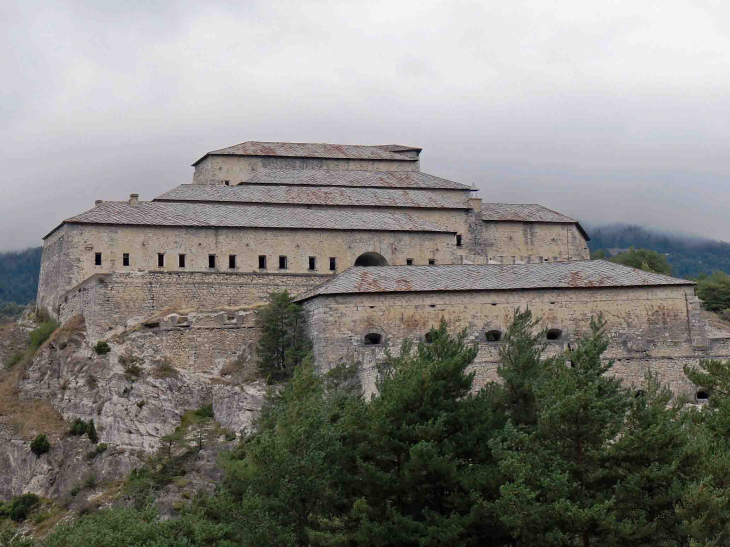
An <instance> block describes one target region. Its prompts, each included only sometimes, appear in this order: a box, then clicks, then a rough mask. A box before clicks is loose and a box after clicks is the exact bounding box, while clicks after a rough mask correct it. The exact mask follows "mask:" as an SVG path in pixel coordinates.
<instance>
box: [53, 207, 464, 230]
mask: <svg viewBox="0 0 730 547" xmlns="http://www.w3.org/2000/svg"><path fill="white" fill-rule="evenodd" d="M63 224H97V225H98V224H107V225H109V224H112V225H126V226H193V227H195V226H200V227H221V228H293V229H297V228H299V229H305V230H306V229H317V230H368V231H389V232H391V231H393V232H446V233H449V232H451V231H450V230H448V229H447V228H444V227H443V226H439V225H437V224H434V223H433V222H428V221H426V220H421V219H419V218H414V217H413V216H412V215H403V214H394V213H387V212H379V211H374V212H373V211H358V210H354V211H343V210H336V209H307V208H304V207H287V206H261V205H245V206H243V205H233V204H222V203H177V202H157V201H140V202H138V203H136V204H134V205H132V204H130V203H129V202H126V201H105V202H101V203H99V204H98V205H97V206H96V207H94V208H93V209H91V210H89V211H86V212H85V213H81V214H80V215H77V216H75V217H71V218H69V219H66V220H64V221H63V223H62V225H63ZM56 229H58V228H55V229H54V230H53V231H52V232H51V233H53V232H54V231H55V230H56ZM48 235H50V234H48ZM46 237H48V236H46Z"/></svg>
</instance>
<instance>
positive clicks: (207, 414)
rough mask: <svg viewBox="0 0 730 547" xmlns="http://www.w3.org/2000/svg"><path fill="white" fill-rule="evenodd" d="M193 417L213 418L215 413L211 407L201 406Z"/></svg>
mask: <svg viewBox="0 0 730 547" xmlns="http://www.w3.org/2000/svg"><path fill="white" fill-rule="evenodd" d="M195 415H196V416H197V417H198V418H203V419H205V418H215V413H214V412H213V405H212V404H208V405H203V406H201V407H200V408H199V409H198V410H196V411H195Z"/></svg>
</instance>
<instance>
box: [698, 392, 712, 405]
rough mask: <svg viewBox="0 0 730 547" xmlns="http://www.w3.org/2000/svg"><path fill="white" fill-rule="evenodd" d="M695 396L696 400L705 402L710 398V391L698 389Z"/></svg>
mask: <svg viewBox="0 0 730 547" xmlns="http://www.w3.org/2000/svg"><path fill="white" fill-rule="evenodd" d="M696 397H697V402H698V403H704V402H706V401H707V400H708V399H709V398H710V392H709V391H705V390H704V389H700V390H699V391H698V392H697V394H696Z"/></svg>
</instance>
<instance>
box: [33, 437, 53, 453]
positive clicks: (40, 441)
mask: <svg viewBox="0 0 730 547" xmlns="http://www.w3.org/2000/svg"><path fill="white" fill-rule="evenodd" d="M50 449H51V443H50V442H49V441H48V436H47V435H45V434H42V435H38V436H37V437H36V438H35V439H33V442H31V443H30V451H31V452H33V454H35V455H36V456H37V457H38V458H40V457H41V455H42V454H45V453H46V452H48V451H49V450H50Z"/></svg>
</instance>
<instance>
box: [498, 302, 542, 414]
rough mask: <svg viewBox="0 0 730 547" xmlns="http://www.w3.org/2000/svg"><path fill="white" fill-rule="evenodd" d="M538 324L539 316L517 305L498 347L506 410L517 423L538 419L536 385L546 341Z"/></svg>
mask: <svg viewBox="0 0 730 547" xmlns="http://www.w3.org/2000/svg"><path fill="white" fill-rule="evenodd" d="M539 324H540V320H539V319H536V320H534V321H533V319H532V312H531V311H530V310H529V309H528V310H525V311H523V312H520V310H519V309H516V310H515V312H514V315H513V317H512V323H511V325H510V327H509V329H507V332H506V333H505V335H504V339H503V341H504V345H503V346H502V347H501V348H500V349H499V359H500V365H499V366H498V367H497V374H499V376H500V377H501V378H502V381H503V382H502V390H503V392H504V405H505V411H506V412H507V413H508V415H509V417H510V419H511V420H512V423H513V424H514V425H515V426H517V427H532V426H534V425H535V424H536V423H537V410H538V409H537V405H536V401H535V387H536V386H537V384H538V382H540V381H541V379H542V375H543V373H544V370H545V367H546V366H547V363H543V362H542V354H543V352H544V351H545V348H546V347H547V341H546V340H545V336H544V335H545V332H544V330H540V331H538V330H537V327H538V325H539Z"/></svg>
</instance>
